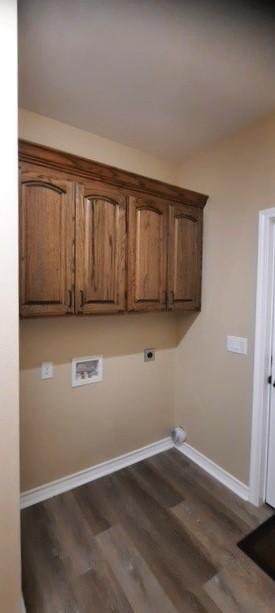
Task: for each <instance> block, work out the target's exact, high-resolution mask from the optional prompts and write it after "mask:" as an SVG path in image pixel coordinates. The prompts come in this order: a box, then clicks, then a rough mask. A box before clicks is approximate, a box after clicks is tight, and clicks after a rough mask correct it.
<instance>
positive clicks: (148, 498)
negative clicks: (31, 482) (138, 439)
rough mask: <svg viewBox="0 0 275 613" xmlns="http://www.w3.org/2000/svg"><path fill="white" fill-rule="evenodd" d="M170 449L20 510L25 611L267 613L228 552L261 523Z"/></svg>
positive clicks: (266, 598)
mask: <svg viewBox="0 0 275 613" xmlns="http://www.w3.org/2000/svg"><path fill="white" fill-rule="evenodd" d="M271 513H272V511H270V510H269V509H267V508H265V507H264V508H263V509H260V510H256V511H254V510H253V509H251V505H248V504H247V503H245V502H244V501H240V500H238V499H237V497H236V496H235V495H233V494H232V492H228V491H227V490H226V489H225V488H224V487H223V486H221V484H218V483H217V482H215V480H213V479H212V478H211V477H209V475H206V474H205V473H204V472H203V471H202V470H201V469H199V468H198V467H196V466H194V465H193V463H191V462H190V461H189V460H186V458H184V456H183V455H182V454H180V453H179V452H178V451H176V450H169V451H167V452H164V453H162V454H160V455H158V456H154V457H153V458H150V459H148V460H145V461H144V462H141V463H139V464H137V465H135V466H132V467H129V468H126V469H123V470H121V471H118V472H116V473H114V474H113V475H109V476H107V477H104V478H102V479H98V480H97V481H94V482H93V483H90V484H87V485H84V486H81V487H79V488H77V489H75V490H72V491H71V492H66V493H65V494H61V495H60V496H56V497H54V498H52V499H49V500H47V501H44V502H42V503H40V504H38V505H35V506H34V507H31V508H29V509H25V510H24V511H23V512H22V566H23V569H22V574H23V590H24V596H25V600H26V604H27V610H28V613H175V612H177V613H221V612H222V613H248V612H249V613H256V612H257V613H272V612H274V611H275V582H273V581H272V580H271V579H270V578H269V577H267V576H266V575H265V574H264V573H263V571H261V570H260V569H259V568H258V567H257V566H256V564H254V562H252V561H251V560H250V559H249V558H248V557H247V556H246V555H245V554H244V553H243V552H242V551H240V550H239V549H238V547H237V541H238V540H239V538H240V537H241V536H242V535H243V534H246V533H247V532H249V531H250V530H251V528H254V527H255V525H258V524H259V522H260V521H261V519H262V521H263V520H264V519H265V518H266V516H267V515H270V514H271Z"/></svg>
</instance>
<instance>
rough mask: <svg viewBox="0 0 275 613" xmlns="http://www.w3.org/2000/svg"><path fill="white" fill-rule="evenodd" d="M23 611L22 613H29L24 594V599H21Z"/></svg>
mask: <svg viewBox="0 0 275 613" xmlns="http://www.w3.org/2000/svg"><path fill="white" fill-rule="evenodd" d="M21 610H22V613H27V609H26V605H25V601H24V597H23V594H22V597H21Z"/></svg>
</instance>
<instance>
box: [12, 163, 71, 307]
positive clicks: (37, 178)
mask: <svg viewBox="0 0 275 613" xmlns="http://www.w3.org/2000/svg"><path fill="white" fill-rule="evenodd" d="M73 240H74V186H73V183H71V182H68V181H63V180H56V179H51V178H49V176H48V175H46V176H44V175H43V174H41V173H37V172H31V171H25V172H24V171H22V172H21V175H20V313H21V315H22V316H32V317H33V316H41V315H63V314H67V313H72V312H73V266H74V262H73Z"/></svg>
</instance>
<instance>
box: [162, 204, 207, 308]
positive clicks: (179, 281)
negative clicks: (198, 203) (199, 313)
mask: <svg viewBox="0 0 275 613" xmlns="http://www.w3.org/2000/svg"><path fill="white" fill-rule="evenodd" d="M201 265H202V210H200V209H195V208H194V207H188V206H185V205H181V204H176V205H173V206H170V207H169V247H168V308H169V310H180V309H181V310H192V309H193V310H194V309H198V310H199V309H200V302H201Z"/></svg>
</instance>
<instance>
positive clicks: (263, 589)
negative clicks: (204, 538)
mask: <svg viewBox="0 0 275 613" xmlns="http://www.w3.org/2000/svg"><path fill="white" fill-rule="evenodd" d="M205 590H206V591H207V593H208V594H209V596H210V597H211V598H212V600H213V601H214V602H216V604H217V605H218V606H219V608H220V609H221V611H222V612H223V613H229V612H230V613H232V611H233V612H234V613H235V610H236V611H238V613H272V612H273V611H274V610H275V584H274V581H272V579H270V578H269V577H268V576H267V575H266V574H265V573H263V572H262V571H261V570H260V569H259V568H258V567H257V566H256V565H255V564H254V562H252V560H250V559H249V558H247V557H246V556H244V555H242V552H240V556H239V560H234V562H230V563H229V564H227V565H225V566H224V567H223V569H222V570H221V571H220V572H219V573H218V575H217V577H216V578H213V579H211V580H210V581H209V582H208V583H207V584H206V586H205ZM233 603H234V606H235V608H233ZM230 604H231V607H232V609H231V610H230V608H229V605H230Z"/></svg>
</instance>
